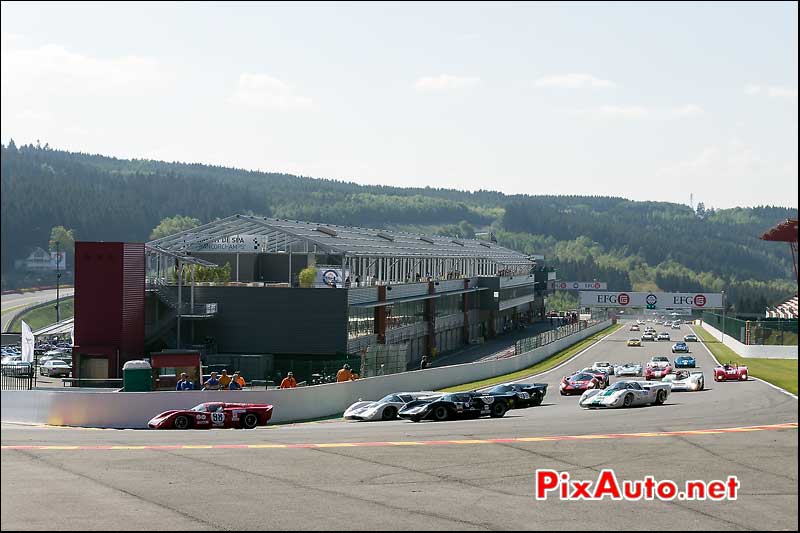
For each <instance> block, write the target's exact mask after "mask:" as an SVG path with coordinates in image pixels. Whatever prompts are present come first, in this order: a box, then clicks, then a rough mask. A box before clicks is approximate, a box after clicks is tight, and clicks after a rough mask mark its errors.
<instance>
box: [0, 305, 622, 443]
mask: <svg viewBox="0 0 800 533" xmlns="http://www.w3.org/2000/svg"><path fill="white" fill-rule="evenodd" d="M609 325H611V321H610V320H608V321H605V322H601V323H599V324H595V325H594V326H592V327H590V328H587V329H585V330H583V331H581V332H579V333H576V334H574V335H571V336H569V337H565V338H563V339H559V340H557V341H555V342H553V343H550V344H547V345H545V346H542V347H540V348H536V349H535V350H532V351H530V352H526V353H522V354H520V355H516V356H514V357H508V358H505V359H496V360H491V361H484V362H477V363H466V364H462V365H453V366H445V367H437V368H428V369H426V370H417V371H413V372H404V373H400V374H392V375H389V376H378V377H372V378H363V379H359V380H357V381H350V382H347V383H328V384H324V385H314V386H310V387H300V388H296V389H285V390H266V391H182V392H176V391H166V392H125V393H122V392H119V393H118V392H101V391H44V390H33V391H3V392H2V398H1V399H2V415H1V418H2V420H3V421H6V422H27V423H44V424H53V425H63V426H84V427H109V428H143V427H147V421H148V420H149V419H150V418H151V417H152V416H154V415H156V414H158V413H159V412H161V411H165V410H167V409H188V408H191V407H193V406H195V405H197V404H198V403H201V402H209V401H215V400H216V401H219V400H223V399H224V400H226V401H235V402H248V403H267V404H272V405H273V406H275V411H274V415H273V417H272V422H275V423H280V422H291V421H295V420H308V419H312V418H321V417H325V416H331V415H335V414H337V413H341V412H344V410H345V409H346V408H347V407H348V406H349V405H350V404H351V403H353V402H355V401H358V399H359V398H365V399H367V398H368V399H378V398H380V397H382V396H385V395H386V394H389V393H392V392H399V391H416V390H436V389H440V388H443V387H449V386H453V385H459V384H461V383H468V382H471V381H478V380H481V379H486V378H490V377H493V376H499V375H502V374H507V373H509V372H515V371H517V370H522V369H523V368H527V367H529V366H531V365H534V364H536V363H538V362H539V361H542V360H543V359H546V358H547V357H549V356H551V355H553V354H554V353H556V352H559V351H561V350H563V349H565V348H567V347H569V346H571V345H572V344H575V343H577V342H579V341H581V340H583V339H585V338H586V337H589V336H591V335H593V334H594V333H597V332H598V331H600V330H602V329H604V328H606V327H608V326H609Z"/></svg>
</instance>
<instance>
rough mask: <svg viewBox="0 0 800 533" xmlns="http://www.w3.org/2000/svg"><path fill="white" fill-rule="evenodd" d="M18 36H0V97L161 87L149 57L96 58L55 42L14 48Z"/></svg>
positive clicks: (160, 75) (154, 63)
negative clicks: (0, 86) (0, 70)
mask: <svg viewBox="0 0 800 533" xmlns="http://www.w3.org/2000/svg"><path fill="white" fill-rule="evenodd" d="M19 40H20V39H19V37H18V36H13V35H8V34H4V35H3V38H2V44H3V49H2V67H0V68H2V90H3V93H4V94H3V97H4V99H5V98H6V97H8V98H11V97H14V98H23V99H27V98H32V97H33V98H35V97H40V96H41V95H42V94H43V93H44V94H56V93H57V94H59V95H64V94H65V93H73V92H79V93H81V94H86V93H103V92H107V91H109V90H112V89H113V90H120V89H128V90H131V91H136V90H141V89H143V88H157V87H161V86H163V84H164V82H165V78H166V77H167V76H166V75H165V73H164V72H163V69H161V68H160V66H159V64H158V62H157V61H155V60H154V59H152V58H148V57H143V56H137V55H126V56H120V57H111V58H100V57H93V56H88V55H84V54H80V53H78V52H75V51H71V50H68V49H67V48H65V47H63V46H61V45H57V44H45V45H42V46H38V47H34V48H22V47H18V46H17V44H18V42H19Z"/></svg>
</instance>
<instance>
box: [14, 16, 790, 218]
mask: <svg viewBox="0 0 800 533" xmlns="http://www.w3.org/2000/svg"><path fill="white" fill-rule="evenodd" d="M1 5H2V7H1V8H0V9H2V17H0V29H1V30H2V62H0V65H1V68H2V110H0V111H1V112H0V139H1V140H2V142H3V144H7V143H8V141H9V139H12V138H13V139H14V141H15V143H16V144H17V145H20V144H27V143H35V142H36V140H37V139H38V140H39V141H40V142H41V144H43V145H44V144H45V143H49V144H50V146H51V147H54V148H59V149H64V150H71V151H81V152H88V153H100V154H104V155H110V156H116V157H121V158H142V159H157V160H166V161H182V162H199V163H208V164H215V165H224V166H232V167H238V168H246V169H253V170H263V171H270V172H287V173H292V174H298V175H304V176H310V177H315V178H332V179H340V180H346V181H354V182H357V183H363V184H384V185H393V186H408V187H412V186H422V187H424V186H431V187H446V188H455V189H461V190H471V191H474V190H479V189H488V190H498V191H502V192H504V193H508V194H571V195H603V196H622V197H625V198H629V199H632V200H657V201H668V202H676V203H683V204H688V203H689V199H690V198H689V195H690V194H692V195H693V198H694V203H695V204H697V203H698V202H703V203H704V204H705V205H706V207H708V206H713V207H716V208H728V207H734V206H755V205H778V206H786V207H794V208H796V207H797V205H798V202H797V193H798V187H797V178H798V164H797V161H798V109H797V101H798V98H797V73H798V22H797V20H798V12H797V11H798V8H797V3H795V2H776V3H769V2H758V3H738V2H735V3H716V2H714V3H694V2H693V3H628V2H623V3H600V2H590V3H578V2H575V3H571V2H570V3H558V2H553V3H531V4H526V3H500V2H493V3H477V2H476V3H473V2H470V3H455V2H453V3H450V2H447V3H439V4H436V3H434V4H430V3H425V4H423V3H402V4H395V3H361V2H357V3H316V2H286V3H284V2H276V3H260V2H257V3H245V2H230V3H219V2H204V3H160V2H154V3H146V4H133V3H120V4H101V3H39V2H36V3H25V2H3V3H2V4H1Z"/></svg>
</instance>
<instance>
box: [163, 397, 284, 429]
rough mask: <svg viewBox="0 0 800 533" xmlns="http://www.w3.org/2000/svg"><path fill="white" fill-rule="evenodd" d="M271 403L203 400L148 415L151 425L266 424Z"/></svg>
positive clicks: (243, 425) (207, 426)
mask: <svg viewBox="0 0 800 533" xmlns="http://www.w3.org/2000/svg"><path fill="white" fill-rule="evenodd" d="M270 418H272V406H271V405H263V404H255V403H222V402H206V403H201V404H200V405H196V406H194V407H192V408H191V409H188V410H184V411H181V410H173V411H164V412H163V413H161V414H160V415H157V416H154V417H153V418H151V419H150V422H149V424H148V425H149V426H150V427H151V428H152V429H191V428H195V429H210V428H245V429H252V428H254V427H256V426H266V425H267V422H268V421H269V419H270Z"/></svg>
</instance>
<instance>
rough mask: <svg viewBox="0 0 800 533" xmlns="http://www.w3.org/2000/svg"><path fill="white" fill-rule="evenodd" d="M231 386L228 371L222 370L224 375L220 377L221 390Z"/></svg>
mask: <svg viewBox="0 0 800 533" xmlns="http://www.w3.org/2000/svg"><path fill="white" fill-rule="evenodd" d="M230 384H231V377H230V376H229V375H228V371H227V370H226V369H224V368H223V369H222V375H221V376H220V377H219V388H220V389H222V390H225V389H227V388H228V385H230Z"/></svg>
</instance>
